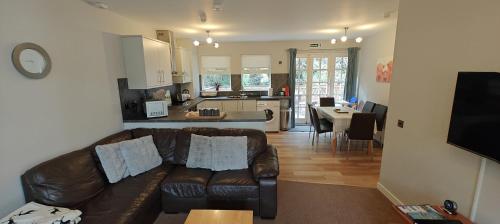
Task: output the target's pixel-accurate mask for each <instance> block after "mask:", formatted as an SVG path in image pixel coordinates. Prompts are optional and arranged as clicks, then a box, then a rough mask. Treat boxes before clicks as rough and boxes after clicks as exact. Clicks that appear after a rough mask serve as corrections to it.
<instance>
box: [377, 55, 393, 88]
mask: <svg viewBox="0 0 500 224" xmlns="http://www.w3.org/2000/svg"><path fill="white" fill-rule="evenodd" d="M392 66H393V59H392V57H386V58H381V59H378V61H377V73H376V74H377V77H376V80H377V82H385V83H390V82H391V79H392Z"/></svg>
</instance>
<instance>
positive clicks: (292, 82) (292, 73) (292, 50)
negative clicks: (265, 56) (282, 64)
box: [288, 48, 297, 128]
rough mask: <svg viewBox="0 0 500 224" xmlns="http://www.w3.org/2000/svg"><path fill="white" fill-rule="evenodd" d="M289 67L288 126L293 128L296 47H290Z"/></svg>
mask: <svg viewBox="0 0 500 224" xmlns="http://www.w3.org/2000/svg"><path fill="white" fill-rule="evenodd" d="M288 52H290V60H289V61H290V67H289V69H288V71H289V75H288V83H289V84H290V107H291V108H292V114H290V126H291V127H292V128H295V76H296V75H297V71H296V67H295V59H296V58H297V49H296V48H290V49H288Z"/></svg>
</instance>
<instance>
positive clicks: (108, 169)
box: [95, 143, 130, 183]
mask: <svg viewBox="0 0 500 224" xmlns="http://www.w3.org/2000/svg"><path fill="white" fill-rule="evenodd" d="M95 151H96V154H97V156H98V157H99V161H100V162H101V164H102V168H103V169H104V173H105V174H106V177H107V178H108V181H109V182H110V183H116V182H118V181H120V180H121V179H123V178H126V177H128V176H130V172H129V170H128V169H127V164H125V159H124V158H123V156H122V154H121V152H120V143H113V144H107V145H98V146H96V147H95Z"/></svg>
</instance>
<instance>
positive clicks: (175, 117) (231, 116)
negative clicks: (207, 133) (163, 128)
mask: <svg viewBox="0 0 500 224" xmlns="http://www.w3.org/2000/svg"><path fill="white" fill-rule="evenodd" d="M186 113H187V112H184V111H179V108H173V109H171V110H168V117H159V118H149V119H148V118H145V117H144V118H136V119H129V120H124V121H123V122H124V123H127V122H130V123H140V122H265V121H266V114H265V113H264V111H255V112H226V116H225V117H224V118H223V119H222V120H192V119H187V118H186V117H185V116H186Z"/></svg>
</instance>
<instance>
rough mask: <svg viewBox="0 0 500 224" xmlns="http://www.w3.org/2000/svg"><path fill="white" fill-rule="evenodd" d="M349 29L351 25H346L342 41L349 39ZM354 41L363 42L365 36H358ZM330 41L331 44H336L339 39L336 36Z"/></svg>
mask: <svg viewBox="0 0 500 224" xmlns="http://www.w3.org/2000/svg"><path fill="white" fill-rule="evenodd" d="M347 30H349V27H344V35H343V36H342V37H341V38H340V41H342V42H346V41H347V40H348V37H347ZM354 41H355V42H356V43H361V42H363V37H357V38H356V39H354ZM330 43H331V44H336V43H337V39H335V38H332V39H331V40H330Z"/></svg>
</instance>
